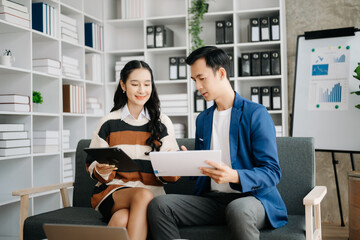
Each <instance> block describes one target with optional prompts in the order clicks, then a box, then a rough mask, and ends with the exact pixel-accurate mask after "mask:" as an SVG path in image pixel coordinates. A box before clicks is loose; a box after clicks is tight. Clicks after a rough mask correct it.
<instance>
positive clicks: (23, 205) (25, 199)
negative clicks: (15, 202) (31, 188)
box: [19, 195, 29, 240]
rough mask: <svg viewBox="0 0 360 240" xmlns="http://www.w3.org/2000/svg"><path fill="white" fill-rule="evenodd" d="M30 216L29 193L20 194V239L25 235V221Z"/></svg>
mask: <svg viewBox="0 0 360 240" xmlns="http://www.w3.org/2000/svg"><path fill="white" fill-rule="evenodd" d="M28 216H29V195H22V196H20V222H19V226H20V227H19V240H23V237H24V222H25V219H26V218H27V217H28Z"/></svg>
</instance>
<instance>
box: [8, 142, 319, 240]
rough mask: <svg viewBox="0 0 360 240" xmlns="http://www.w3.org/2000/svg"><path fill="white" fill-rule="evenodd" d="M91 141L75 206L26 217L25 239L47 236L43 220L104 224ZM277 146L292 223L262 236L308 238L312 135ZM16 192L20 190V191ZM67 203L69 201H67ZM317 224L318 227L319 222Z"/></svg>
mask: <svg viewBox="0 0 360 240" xmlns="http://www.w3.org/2000/svg"><path fill="white" fill-rule="evenodd" d="M178 143H179V146H180V145H185V146H186V147H187V148H188V149H189V150H190V149H193V148H194V139H178ZM89 144H90V140H88V139H86V140H81V141H80V142H79V143H78V146H77V150H76V168H75V171H76V172H75V182H74V193H73V202H72V206H70V207H65V208H62V209H58V210H55V211H51V212H46V213H43V214H38V215H35V216H30V217H28V218H26V219H25V221H24V225H23V226H24V228H23V236H24V239H27V240H32V239H43V238H45V235H44V231H43V229H42V225H43V224H44V223H66V224H85V225H105V223H104V222H102V221H101V216H100V214H99V213H98V212H96V211H94V210H93V209H92V208H91V205H90V197H91V194H92V190H93V185H94V184H95V181H94V180H92V179H91V178H90V177H89V175H88V174H87V172H86V171H85V158H86V153H85V152H84V151H83V149H84V148H86V147H88V146H89ZM277 146H278V154H279V160H280V166H281V169H282V179H281V181H280V184H279V185H278V189H279V191H280V193H281V195H282V197H283V199H284V201H285V204H286V206H287V209H288V214H289V223H288V224H287V225H285V226H284V227H282V228H279V229H270V228H269V229H263V230H261V239H276V240H282V239H284V240H285V239H286V240H291V239H305V210H304V205H303V201H304V202H305V200H303V199H304V197H305V196H306V195H307V194H308V193H309V192H310V191H311V190H312V189H313V188H314V183H315V179H314V172H315V165H314V144H313V139H311V138H293V137H282V138H277ZM194 184H195V182H194V181H190V180H189V179H188V178H187V177H183V178H180V179H179V181H178V182H176V183H174V184H166V185H165V191H166V193H167V194H172V193H181V194H192V192H193V189H194ZM66 187H68V185H66V184H65V185H64V184H62V185H61V184H60V188H62V193H64V189H65V188H66ZM320 190H321V191H320ZM28 192H31V191H28ZM313 192H314V191H313ZM314 194H315V195H316V196H310V197H309V199H308V202H310V203H312V204H314V203H315V204H316V202H317V201H318V200H319V199H320V201H321V199H322V198H323V197H324V195H325V194H326V189H325V190H324V189H318V191H317V192H315V193H312V194H310V195H314ZM14 195H21V194H19V193H17V194H14ZM314 197H315V201H314ZM64 205H65V206H66V205H67V204H66V201H65V204H64ZM311 215H312V214H311ZM315 215H316V214H315ZM317 221H319V219H317ZM20 222H21V221H20ZM308 224H309V225H308V226H311V227H312V225H313V223H308ZM320 227H321V224H320ZM20 228H21V224H20ZM317 228H319V226H318V227H317ZM21 230H22V229H21ZM311 230H312V228H311ZM318 230H319V229H316V231H318ZM316 231H315V234H316ZM312 232H313V231H311V233H307V234H313V233H312ZM320 235H321V229H320ZM181 236H182V237H183V238H186V239H196V240H201V239H207V240H211V239H214V240H215V239H217V240H218V239H229V231H228V229H227V227H226V226H190V227H181ZM21 237H22V236H20V239H21Z"/></svg>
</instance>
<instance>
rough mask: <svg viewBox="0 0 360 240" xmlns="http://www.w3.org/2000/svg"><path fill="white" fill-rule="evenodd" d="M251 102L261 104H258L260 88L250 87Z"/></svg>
mask: <svg viewBox="0 0 360 240" xmlns="http://www.w3.org/2000/svg"><path fill="white" fill-rule="evenodd" d="M250 89H251V101H253V102H256V103H259V104H261V102H260V88H259V87H251V88H250Z"/></svg>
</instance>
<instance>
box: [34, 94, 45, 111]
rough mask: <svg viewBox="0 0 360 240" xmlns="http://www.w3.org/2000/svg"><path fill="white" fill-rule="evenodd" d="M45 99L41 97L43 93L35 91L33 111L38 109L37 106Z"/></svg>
mask: <svg viewBox="0 0 360 240" xmlns="http://www.w3.org/2000/svg"><path fill="white" fill-rule="evenodd" d="M43 102H44V101H43V98H42V96H41V92H38V91H33V103H35V104H33V111H35V108H37V104H41V103H43Z"/></svg>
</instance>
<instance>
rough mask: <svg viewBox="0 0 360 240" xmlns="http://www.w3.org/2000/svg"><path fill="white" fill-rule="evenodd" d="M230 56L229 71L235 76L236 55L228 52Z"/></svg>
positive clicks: (230, 74)
mask: <svg viewBox="0 0 360 240" xmlns="http://www.w3.org/2000/svg"><path fill="white" fill-rule="evenodd" d="M227 55H228V56H229V60H230V72H229V76H230V77H234V57H233V54H232V53H228V54H227Z"/></svg>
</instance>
